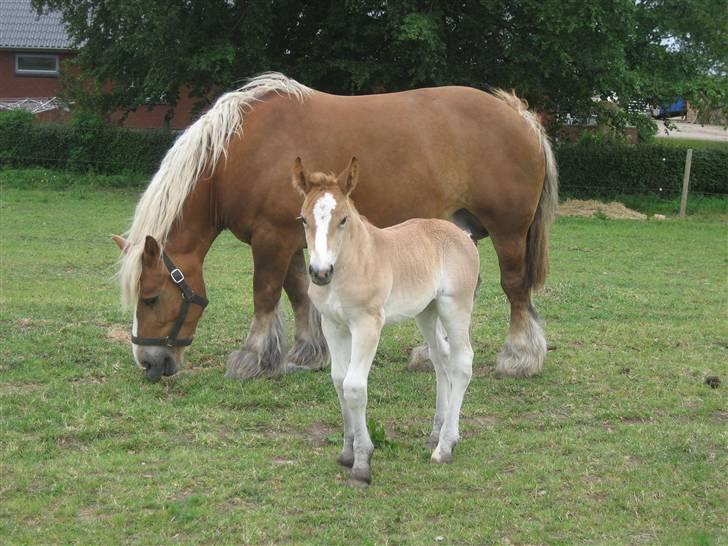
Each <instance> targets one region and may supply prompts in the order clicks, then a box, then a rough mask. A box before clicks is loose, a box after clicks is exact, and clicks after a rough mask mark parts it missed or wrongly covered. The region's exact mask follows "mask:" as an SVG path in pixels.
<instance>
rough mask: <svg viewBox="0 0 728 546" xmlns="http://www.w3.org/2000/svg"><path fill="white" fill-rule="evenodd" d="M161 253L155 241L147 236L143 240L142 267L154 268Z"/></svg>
mask: <svg viewBox="0 0 728 546" xmlns="http://www.w3.org/2000/svg"><path fill="white" fill-rule="evenodd" d="M161 255H162V251H161V250H160V249H159V243H158V242H157V240H156V239H155V238H154V237H152V236H150V235H147V238H146V239H144V253H143V254H142V265H143V266H145V267H154V266H155V265H157V262H159V258H160V256H161Z"/></svg>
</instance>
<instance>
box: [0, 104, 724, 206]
mask: <svg viewBox="0 0 728 546" xmlns="http://www.w3.org/2000/svg"><path fill="white" fill-rule="evenodd" d="M174 139H175V134H174V133H171V132H169V131H162V130H147V131H138V130H128V129H117V128H113V127H109V126H108V125H105V124H103V123H102V122H100V121H98V120H97V119H96V118H94V117H88V116H86V117H84V116H76V117H75V118H74V119H73V120H72V122H71V124H70V125H69V126H63V125H50V124H45V125H44V124H38V123H34V122H33V117H32V115H31V114H28V113H27V112H18V111H15V112H2V113H0V166H11V167H29V166H41V167H49V168H57V169H65V170H72V171H81V172H85V171H93V172H98V173H107V174H115V173H138V174H144V175H151V174H153V173H154V172H155V171H156V170H157V168H158V166H159V162H160V161H161V159H162V157H163V156H164V153H165V152H166V151H167V150H168V149H169V147H170V146H171V145H172V143H173V142H174ZM556 156H557V161H558V164H559V172H560V178H561V194H562V195H564V196H580V197H582V196H583V197H609V196H610V195H617V194H623V195H624V194H635V195H636V194H658V195H665V196H672V195H675V194H677V193H679V192H680V189H681V187H682V177H683V169H684V165H685V148H680V147H677V146H674V145H661V144H641V145H638V146H631V145H627V144H616V143H611V142H605V141H599V140H595V141H590V140H586V141H584V142H582V143H579V144H560V145H558V146H557V147H556ZM690 187H691V191H692V192H698V193H700V192H702V193H709V194H728V146H726V147H725V149H723V148H716V149H700V150H698V149H696V150H694V152H693V165H692V172H691V178H690Z"/></svg>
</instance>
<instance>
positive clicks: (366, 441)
mask: <svg viewBox="0 0 728 546" xmlns="http://www.w3.org/2000/svg"><path fill="white" fill-rule="evenodd" d="M383 324H384V313H383V312H382V311H381V310H380V311H379V312H378V313H377V315H376V316H367V317H365V318H362V319H360V320H358V321H357V322H356V323H355V324H353V325H352V326H351V345H352V347H351V363H350V364H349V369H348V371H347V372H346V377H345V378H344V382H343V390H344V403H345V404H346V407H347V409H348V410H349V415H350V416H351V421H352V425H353V429H354V465H353V466H352V469H351V476H350V478H349V482H350V483H352V484H354V485H366V484H369V483H371V481H372V471H371V465H370V463H371V458H372V452H373V451H374V444H373V443H372V440H371V438H369V431H368V430H367V418H366V408H367V380H368V377H369V370H370V368H371V366H372V361H373V360H374V355H375V354H376V352H377V345H378V344H379V335H380V332H381V330H382V326H383Z"/></svg>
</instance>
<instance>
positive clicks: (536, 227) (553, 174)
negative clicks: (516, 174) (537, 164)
mask: <svg viewBox="0 0 728 546" xmlns="http://www.w3.org/2000/svg"><path fill="white" fill-rule="evenodd" d="M494 94H495V96H496V97H498V98H499V99H501V100H502V101H504V102H505V103H506V104H508V105H509V106H510V107H511V108H513V109H514V110H516V111H518V113H520V114H521V116H522V117H523V118H524V119H525V120H526V121H527V122H528V124H529V125H530V126H531V129H533V131H534V132H535V133H536V135H537V137H538V141H539V145H540V147H541V150H542V151H543V155H544V161H545V167H546V174H545V176H544V181H543V189H542V190H541V198H540V199H539V201H538V207H537V208H536V212H535V214H534V216H533V221H532V222H531V226H530V227H529V228H528V235H527V238H526V282H527V283H528V288H529V289H531V290H538V289H539V288H541V287H542V286H543V284H544V282H545V281H546V275H547V274H548V269H549V226H550V225H551V223H552V222H553V220H554V217H555V216H556V209H557V208H558V206H559V172H558V168H557V166H556V157H554V151H553V149H552V147H551V142H550V140H549V137H548V135H547V134H546V131H545V129H544V128H543V125H542V124H541V122H540V121H539V120H538V118H537V117H536V115H535V114H534V113H533V112H531V111H529V110H528V105H527V104H524V101H522V100H521V99H519V98H518V97H517V96H516V95H515V93H508V92H506V91H502V90H497V91H495V92H494Z"/></svg>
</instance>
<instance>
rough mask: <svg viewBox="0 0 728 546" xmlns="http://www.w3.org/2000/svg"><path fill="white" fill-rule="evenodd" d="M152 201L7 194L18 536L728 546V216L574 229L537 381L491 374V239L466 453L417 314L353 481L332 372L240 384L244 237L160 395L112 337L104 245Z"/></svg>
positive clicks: (563, 237) (215, 274)
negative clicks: (419, 357) (427, 359)
mask: <svg viewBox="0 0 728 546" xmlns="http://www.w3.org/2000/svg"><path fill="white" fill-rule="evenodd" d="M134 204H135V197H134V195H133V192H130V191H127V192H121V191H89V190H84V189H83V188H82V187H77V186H76V185H73V184H72V185H71V189H69V190H67V191H51V190H47V189H35V190H18V189H12V188H8V187H7V186H6V187H5V188H4V189H3V190H2V194H1V196H0V476H1V478H2V479H0V543H3V544H6V543H7V544H31V543H32V544H35V543H84V544H111V543H142V544H147V543H155V544H230V543H251V544H261V543H308V544H326V543H329V544H342V543H350V544H384V543H406V544H489V543H514V544H526V543H528V544H537V543H539V544H541V543H549V544H584V543H598V544H636V543H650V544H652V543H656V544H715V545H718V544H725V543H726V542H728V519H727V517H726V510H725V507H726V506H727V505H728V494H727V493H726V491H727V490H726V488H725V476H726V471H727V470H728V465H727V460H728V452H727V448H726V446H727V444H728V434H727V433H726V430H727V427H726V420H728V403H727V397H726V395H725V391H726V388H728V387H727V385H728V365H727V364H726V363H727V362H728V341H727V340H728V328H727V324H726V310H727V309H728V288H727V286H726V278H727V273H728V269H727V267H726V266H727V265H728V238H727V235H726V226H725V224H723V223H721V222H719V221H710V222H707V221H703V220H704V219H702V218H700V217H694V218H692V219H690V220H688V221H686V222H679V221H676V220H668V221H666V222H654V221H646V222H634V221H609V220H602V219H569V218H561V219H559V220H558V222H557V223H556V225H555V226H554V227H553V229H552V273H551V275H550V277H549V281H548V285H547V288H546V289H545V291H544V292H543V293H542V294H540V295H539V296H537V298H536V304H537V306H538V308H539V311H540V312H541V315H542V317H543V318H544V320H545V321H546V332H547V336H548V339H549V344H550V345H551V346H552V347H553V349H554V350H553V351H551V352H549V355H548V359H547V363H546V367H545V370H544V373H543V375H541V376H540V377H536V378H533V379H529V380H497V379H495V378H494V377H493V375H492V370H493V364H494V360H495V355H496V354H497V351H498V350H499V348H500V346H501V343H502V341H503V338H504V335H505V332H506V329H507V319H508V307H507V306H506V301H505V298H504V296H503V294H502V293H501V291H500V288H499V286H498V277H497V262H496V260H495V256H494V253H493V251H492V247H491V245H490V244H489V243H488V242H487V241H485V242H483V243H481V245H480V248H481V256H482V274H483V278H484V284H483V288H482V289H481V292H480V294H479V299H478V304H477V308H476V311H475V323H476V326H475V329H474V348H475V351H476V358H475V373H474V377H473V381H472V383H471V386H470V389H469V390H468V393H467V395H466V398H465V404H464V407H463V416H462V433H463V439H462V442H461V444H460V446H458V449H457V450H456V453H455V462H454V463H453V464H452V465H446V466H435V465H432V464H430V463H429V455H430V453H429V451H428V450H427V449H426V448H425V447H424V442H425V440H426V437H427V433H428V432H429V424H430V419H431V417H432V412H433V409H434V379H433V377H432V376H431V375H430V374H425V373H410V372H406V371H405V365H406V358H407V352H408V349H409V348H410V347H412V346H413V345H414V344H415V343H416V342H417V341H418V337H417V335H416V333H415V327H414V325H413V324H403V325H401V326H396V327H391V328H389V329H387V330H386V334H385V337H384V338H383V340H382V344H381V346H380V350H379V352H378V354H377V358H376V361H375V365H374V368H373V370H372V373H371V376H370V398H369V417H370V418H371V419H373V420H374V423H375V424H376V425H378V426H379V427H381V428H380V429H379V431H378V434H379V435H380V436H381V438H382V442H381V443H383V445H384V447H383V448H381V449H378V450H377V451H376V452H375V455H374V459H373V473H374V482H373V485H372V486H371V487H370V488H369V489H367V490H358V489H351V488H349V487H347V486H346V485H345V479H346V474H345V472H344V471H343V470H341V469H340V468H338V467H337V466H336V464H335V463H334V458H335V456H336V455H337V453H338V449H339V442H340V439H341V433H340V418H339V410H338V404H337V402H336V396H335V394H334V391H333V388H332V386H331V383H330V379H329V377H328V375H327V373H325V372H319V373H310V374H297V375H291V376H286V377H281V378H277V379H273V380H257V381H248V382H245V383H237V382H227V381H224V380H223V377H222V376H223V371H224V363H225V359H226V356H227V353H228V352H229V351H230V350H232V349H233V348H235V347H236V346H237V345H238V344H239V342H240V341H241V339H242V338H243V336H244V333H245V332H246V330H247V327H248V324H249V320H250V317H251V288H250V285H251V264H250V252H249V250H248V248H247V247H244V246H242V245H240V244H239V243H238V242H237V241H235V240H234V239H233V238H232V237H231V236H229V235H223V236H222V237H221V238H220V239H219V240H218V241H217V243H216V244H215V246H214V247H213V250H212V251H211V254H210V255H209V256H208V260H207V262H206V278H207V282H208V288H209V298H210V300H211V304H210V306H209V307H208V310H207V311H206V314H205V317H204V318H203V320H202V321H201V323H200V328H199V330H198V332H197V336H196V339H195V343H194V345H193V346H192V347H191V349H190V350H189V355H188V363H187V364H186V365H185V367H184V369H183V371H182V373H180V374H179V375H177V376H176V377H173V378H169V379H166V380H163V381H161V382H159V383H156V384H152V383H148V382H146V381H144V380H143V379H142V377H141V375H140V372H139V371H138V370H137V369H135V367H134V366H133V364H132V361H131V355H130V351H129V347H128V346H127V344H126V343H121V342H117V341H113V340H112V339H109V336H111V337H113V334H115V333H117V332H125V331H127V329H128V326H129V317H128V315H127V314H125V313H124V312H122V311H121V309H120V308H119V304H118V294H117V287H116V285H115V282H114V280H113V278H112V277H113V274H114V263H115V260H116V257H117V251H116V247H115V245H114V244H113V243H112V242H111V240H110V238H109V235H110V234H111V233H115V232H119V231H121V230H123V229H124V228H125V227H126V224H127V222H128V219H129V217H130V216H131V214H132V211H133V207H134ZM289 318H290V317H289ZM289 324H291V321H290V320H289ZM709 375H718V376H720V378H721V380H722V383H723V384H722V385H721V386H720V387H719V388H718V389H711V388H710V387H708V386H707V385H706V384H705V383H704V380H705V377H706V376H709Z"/></svg>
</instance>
